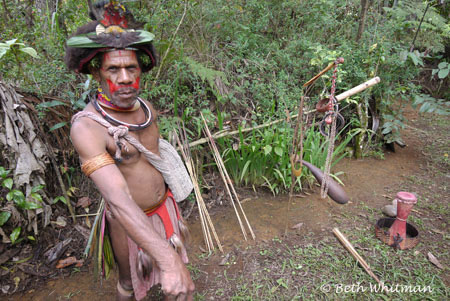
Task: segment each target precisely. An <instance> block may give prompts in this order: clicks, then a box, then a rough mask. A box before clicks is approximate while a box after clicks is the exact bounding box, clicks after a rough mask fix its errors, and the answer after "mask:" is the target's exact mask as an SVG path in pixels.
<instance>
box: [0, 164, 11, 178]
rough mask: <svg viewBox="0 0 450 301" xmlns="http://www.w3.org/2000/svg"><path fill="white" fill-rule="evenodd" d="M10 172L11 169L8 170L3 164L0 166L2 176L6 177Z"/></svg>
mask: <svg viewBox="0 0 450 301" xmlns="http://www.w3.org/2000/svg"><path fill="white" fill-rule="evenodd" d="M8 174H9V170H6V169H5V168H4V167H3V166H0V177H2V178H3V179H5V178H6V177H7V176H8Z"/></svg>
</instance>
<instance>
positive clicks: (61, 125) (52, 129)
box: [49, 122, 67, 132]
mask: <svg viewBox="0 0 450 301" xmlns="http://www.w3.org/2000/svg"><path fill="white" fill-rule="evenodd" d="M66 124H67V122H60V123H57V124H55V125H54V126H52V127H51V128H50V130H49V131H50V132H52V131H54V130H57V129H59V128H62V127H63V126H65V125H66Z"/></svg>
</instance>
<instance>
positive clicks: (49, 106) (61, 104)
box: [37, 100, 67, 109]
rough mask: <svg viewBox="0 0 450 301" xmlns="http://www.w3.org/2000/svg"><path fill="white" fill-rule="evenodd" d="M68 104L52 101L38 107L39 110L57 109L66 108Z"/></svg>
mask: <svg viewBox="0 0 450 301" xmlns="http://www.w3.org/2000/svg"><path fill="white" fill-rule="evenodd" d="M66 105H67V104H65V103H64V102H62V101H59V100H52V101H45V102H41V103H40V104H38V105H37V107H38V109H46V108H52V107H56V106H66Z"/></svg>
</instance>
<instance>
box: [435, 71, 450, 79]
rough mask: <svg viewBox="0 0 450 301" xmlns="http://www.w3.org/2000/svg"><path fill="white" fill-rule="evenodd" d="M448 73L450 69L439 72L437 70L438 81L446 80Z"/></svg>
mask: <svg viewBox="0 0 450 301" xmlns="http://www.w3.org/2000/svg"><path fill="white" fill-rule="evenodd" d="M449 71H450V69H441V70H439V73H438V77H439V78H440V79H444V78H446V77H447V75H448V73H449Z"/></svg>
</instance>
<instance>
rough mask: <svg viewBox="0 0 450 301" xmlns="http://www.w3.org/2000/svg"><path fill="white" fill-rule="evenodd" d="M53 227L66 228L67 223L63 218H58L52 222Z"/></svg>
mask: <svg viewBox="0 0 450 301" xmlns="http://www.w3.org/2000/svg"><path fill="white" fill-rule="evenodd" d="M52 223H54V224H55V225H57V226H59V227H61V228H64V227H65V226H67V221H66V219H65V218H64V217H63V216H58V218H57V219H56V222H52Z"/></svg>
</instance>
